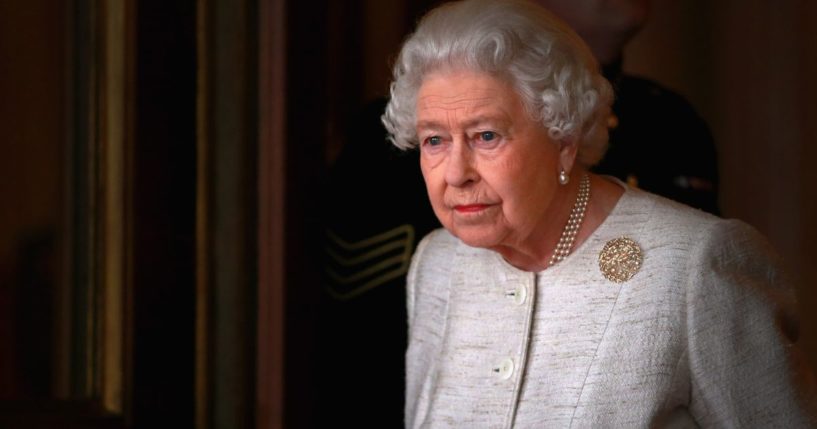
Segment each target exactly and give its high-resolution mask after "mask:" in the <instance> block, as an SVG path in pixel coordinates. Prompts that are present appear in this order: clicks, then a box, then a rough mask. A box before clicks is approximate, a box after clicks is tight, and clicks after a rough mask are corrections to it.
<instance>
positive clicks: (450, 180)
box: [445, 142, 479, 187]
mask: <svg viewBox="0 0 817 429" xmlns="http://www.w3.org/2000/svg"><path fill="white" fill-rule="evenodd" d="M445 168H446V170H445V181H446V183H447V184H448V185H449V186H456V187H462V186H466V185H468V184H470V183H473V182H475V181H476V179H477V177H479V175H478V174H477V171H476V169H475V166H474V158H473V153H472V151H471V148H470V147H469V146H468V145H467V144H464V143H461V142H454V143H453V144H452V147H451V151H450V152H449V153H448V159H447V164H446V167H445Z"/></svg>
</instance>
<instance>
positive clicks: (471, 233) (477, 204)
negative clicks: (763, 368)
mask: <svg viewBox="0 0 817 429" xmlns="http://www.w3.org/2000/svg"><path fill="white" fill-rule="evenodd" d="M416 128H417V137H418V139H419V141H420V154H421V155H420V166H421V168H422V171H423V177H424V178H425V182H426V187H427V189H428V195H429V198H430V199H431V205H432V206H433V208H434V212H435V214H436V215H437V217H438V218H439V219H440V222H442V224H443V226H445V228H446V229H448V230H449V231H450V232H451V233H452V234H454V235H455V236H456V237H458V238H459V239H460V240H462V241H463V242H465V243H466V244H468V245H470V246H474V247H484V248H491V249H495V250H501V248H503V247H510V248H514V247H515V246H517V245H519V244H520V243H523V242H525V241H526V240H529V239H530V238H531V237H538V236H539V234H541V233H547V230H548V223H549V222H550V220H551V219H553V217H554V213H552V211H553V210H554V209H553V207H552V206H553V205H554V204H553V203H554V201H559V200H560V199H559V198H557V194H560V191H561V190H560V189H558V188H559V187H560V185H559V184H558V180H557V177H558V171H559V169H560V168H565V169H567V170H568V171H569V170H570V167H571V166H572V163H573V157H574V156H575V150H574V149H573V147H572V146H565V147H564V148H563V149H560V146H559V145H557V144H555V143H554V142H553V141H551V139H550V138H549V137H548V134H547V130H546V129H545V128H544V127H543V126H542V125H540V124H539V123H537V122H535V121H533V120H532V119H530V117H529V116H528V114H527V113H526V111H525V108H524V105H523V103H522V101H521V99H520V98H519V96H518V95H517V93H516V91H515V90H514V88H513V87H512V86H510V85H508V84H506V83H505V82H504V81H502V80H500V79H497V78H494V77H492V76H490V75H488V74H483V73H474V72H467V71H453V72H439V73H434V74H431V75H430V76H428V77H427V78H426V79H425V81H424V82H423V85H422V86H421V87H420V90H419V93H418V96H417V124H416Z"/></svg>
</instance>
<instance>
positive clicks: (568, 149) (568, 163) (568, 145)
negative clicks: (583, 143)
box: [558, 137, 579, 175]
mask: <svg viewBox="0 0 817 429" xmlns="http://www.w3.org/2000/svg"><path fill="white" fill-rule="evenodd" d="M558 144H559V167H560V168H562V169H564V170H565V172H566V173H567V174H568V175H570V172H571V171H573V164H574V163H575V162H576V154H578V152H579V144H578V142H577V141H576V139H575V138H574V137H570V138H566V139H563V140H561V141H559V143H558Z"/></svg>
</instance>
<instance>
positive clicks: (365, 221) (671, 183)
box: [316, 67, 717, 427]
mask: <svg viewBox="0 0 817 429" xmlns="http://www.w3.org/2000/svg"><path fill="white" fill-rule="evenodd" d="M608 72H610V75H612V77H613V79H612V81H613V84H614V87H615V88H616V90H617V98H616V101H615V104H614V106H613V112H614V114H615V117H614V118H612V119H611V121H612V123H611V124H610V125H611V133H610V140H611V143H610V148H609V150H608V153H607V155H606V157H605V159H604V160H603V161H602V162H601V163H600V164H599V165H598V166H597V168H595V171H596V172H598V173H602V174H610V175H613V176H616V177H618V178H620V179H621V180H623V181H627V182H628V183H630V184H631V185H637V186H639V187H641V188H644V189H646V190H648V191H651V192H654V193H658V194H661V195H665V196H667V197H669V198H673V199H676V200H678V201H681V202H684V203H687V204H689V205H692V206H695V207H699V208H703V209H705V210H708V211H710V212H717V205H716V184H717V176H716V162H715V151H714V146H713V144H712V138H711V136H710V134H709V131H708V129H707V127H706V125H705V124H704V122H703V121H702V120H701V118H700V117H698V115H697V114H696V113H695V112H694V110H693V109H692V108H691V107H690V106H689V104H688V103H686V102H685V101H684V100H683V99H682V98H681V97H680V96H678V95H676V94H674V93H672V92H670V91H668V90H666V89H664V88H662V87H660V86H659V85H657V84H656V83H654V82H650V81H648V80H645V79H640V78H636V77H631V76H623V75H621V74H620V67H615V68H612V69H610V70H608ZM385 103H386V101H385V100H379V101H377V102H375V103H372V104H371V105H369V106H368V108H367V109H366V110H365V111H364V112H363V114H362V115H361V117H360V118H359V120H358V121H356V122H355V124H354V125H353V126H352V127H351V129H350V133H349V139H348V142H349V143H348V144H347V146H346V147H344V149H343V151H342V153H341V155H340V157H339V158H338V160H337V163H336V164H335V166H334V168H333V169H332V171H331V174H330V177H331V180H330V183H329V186H328V188H329V189H328V196H327V198H326V202H327V209H326V210H324V212H325V213H328V214H329V217H328V218H327V219H326V228H327V233H326V242H325V248H326V252H325V253H326V258H325V263H324V267H325V268H324V269H325V274H326V275H325V279H326V283H325V285H324V288H325V289H324V291H325V293H324V294H323V296H324V301H323V303H322V304H323V306H322V312H321V314H320V316H319V317H320V320H319V327H320V332H321V336H320V338H319V344H318V350H317V354H318V356H317V357H316V361H317V364H318V370H319V374H318V377H317V378H318V379H319V380H320V381H321V383H322V384H321V386H319V389H318V390H319V392H318V395H319V397H320V402H319V406H318V407H319V410H318V411H319V412H320V413H321V415H320V416H319V421H320V422H321V423H322V424H321V426H322V427H347V426H351V427H401V426H402V424H403V400H404V391H403V389H404V380H403V377H404V374H405V369H404V362H403V360H404V353H405V348H406V339H407V336H406V329H407V326H406V307H405V273H406V270H407V269H408V264H409V262H410V255H411V253H412V252H413V251H414V248H415V246H416V244H417V243H418V242H419V240H420V239H421V238H422V237H423V236H424V235H425V234H427V233H428V232H430V231H431V230H432V229H434V228H437V227H439V223H438V221H437V219H436V217H435V216H434V213H433V211H432V209H431V205H430V203H429V201H428V197H427V194H426V191H425V186H424V183H423V178H422V175H421V172H420V167H419V155H418V151H416V150H412V151H407V152H402V151H399V150H398V149H396V148H394V147H393V146H392V145H391V144H389V143H388V142H387V141H386V131H385V130H384V128H383V126H382V125H381V122H380V115H381V114H382V112H383V111H384V107H385ZM616 122H617V123H616ZM554 180H556V174H555V173H554Z"/></svg>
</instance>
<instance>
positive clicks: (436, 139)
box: [426, 136, 443, 146]
mask: <svg viewBox="0 0 817 429" xmlns="http://www.w3.org/2000/svg"><path fill="white" fill-rule="evenodd" d="M442 142H443V139H441V138H440V136H431V137H429V138H427V139H426V144H428V145H429V146H437V145H439V144H440V143H442Z"/></svg>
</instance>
